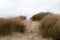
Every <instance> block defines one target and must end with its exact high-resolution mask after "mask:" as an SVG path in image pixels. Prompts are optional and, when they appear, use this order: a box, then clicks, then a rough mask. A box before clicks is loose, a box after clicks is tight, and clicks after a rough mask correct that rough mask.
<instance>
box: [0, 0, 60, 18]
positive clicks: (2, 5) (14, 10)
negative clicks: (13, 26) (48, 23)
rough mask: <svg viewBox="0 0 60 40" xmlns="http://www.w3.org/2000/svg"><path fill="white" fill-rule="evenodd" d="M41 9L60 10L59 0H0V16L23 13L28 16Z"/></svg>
mask: <svg viewBox="0 0 60 40" xmlns="http://www.w3.org/2000/svg"><path fill="white" fill-rule="evenodd" d="M42 11H50V12H56V13H59V12H60V0H0V17H7V16H8V17H10V16H19V15H24V16H27V17H28V18H30V17H31V16H32V15H33V14H35V13H37V12H42Z"/></svg>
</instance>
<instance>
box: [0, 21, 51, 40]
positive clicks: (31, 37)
mask: <svg viewBox="0 0 60 40" xmlns="http://www.w3.org/2000/svg"><path fill="white" fill-rule="evenodd" d="M24 23H25V25H26V31H25V33H13V34H12V35H11V36H5V37H0V40H52V39H50V38H49V39H47V38H46V39H44V38H42V37H41V36H40V33H39V28H38V23H37V22H32V21H29V20H28V21H25V22H24Z"/></svg>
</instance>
